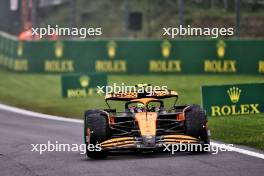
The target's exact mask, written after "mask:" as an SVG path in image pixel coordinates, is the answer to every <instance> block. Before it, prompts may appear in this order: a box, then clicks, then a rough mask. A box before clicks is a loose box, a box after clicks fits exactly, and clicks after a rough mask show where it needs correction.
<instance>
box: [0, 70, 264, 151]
mask: <svg viewBox="0 0 264 176" xmlns="http://www.w3.org/2000/svg"><path fill="white" fill-rule="evenodd" d="M109 82H110V84H113V83H114V82H116V83H117V84H121V83H125V84H126V85H134V84H137V83H142V82H144V83H150V84H152V85H160V86H161V85H167V86H168V88H170V89H175V90H177V92H178V93H179V95H180V97H179V101H178V103H179V104H200V102H201V97H200V96H201V95H200V91H201V90H200V87H201V85H212V84H214V85H215V84H232V83H252V82H264V77H263V76H246V75H241V76H233V75H228V76H227V75H210V76H208V75H188V76H184V75H177V76H175V75H174V76H173V75H162V76H157V75H155V76H141V75H136V76H117V75H116V76H114V75H112V76H109ZM0 102H2V103H5V104H9V105H12V106H17V107H21V108H25V109H29V110H33V111H37V112H42V113H46V114H53V115H60V116H66V117H71V118H82V115H83V112H84V111H85V110H86V109H90V108H102V107H103V108H104V107H106V106H105V103H104V101H103V97H102V96H92V97H89V98H72V99H64V98H62V97H61V87H60V76H58V75H40V74H18V73H10V72H7V71H3V70H0ZM209 126H210V130H211V132H212V138H213V139H216V140H221V141H224V142H228V143H234V144H243V145H247V146H251V147H255V148H258V149H262V150H264V115H263V114H261V115H249V116H229V117H217V118H216V117H215V118H212V117H210V118H209Z"/></svg>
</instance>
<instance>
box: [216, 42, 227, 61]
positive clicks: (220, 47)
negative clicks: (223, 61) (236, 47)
mask: <svg viewBox="0 0 264 176" xmlns="http://www.w3.org/2000/svg"><path fill="white" fill-rule="evenodd" d="M225 47H226V44H225V42H224V40H219V41H218V42H217V44H216V48H217V55H218V57H219V58H223V57H224V56H225Z"/></svg>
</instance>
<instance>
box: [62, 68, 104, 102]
mask: <svg viewBox="0 0 264 176" xmlns="http://www.w3.org/2000/svg"><path fill="white" fill-rule="evenodd" d="M106 85H107V75H106V74H105V73H76V74H64V75H62V76H61V87H62V97H67V98H78V97H87V96H92V95H96V94H97V92H98V87H97V86H99V88H102V87H103V86H106ZM99 93H100V92H99Z"/></svg>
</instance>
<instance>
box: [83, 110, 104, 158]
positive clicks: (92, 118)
mask: <svg viewBox="0 0 264 176" xmlns="http://www.w3.org/2000/svg"><path fill="white" fill-rule="evenodd" d="M108 137H109V126H108V120H107V114H106V113H105V112H104V111H102V110H97V109H95V110H88V111H86V112H85V114H84V141H85V144H86V155H87V156H88V157H89V158H94V159H96V158H105V157H106V152H105V151H101V150H100V146H99V144H100V143H101V142H103V141H105V140H106V139H107V138H108ZM91 147H94V150H91ZM88 148H89V149H88Z"/></svg>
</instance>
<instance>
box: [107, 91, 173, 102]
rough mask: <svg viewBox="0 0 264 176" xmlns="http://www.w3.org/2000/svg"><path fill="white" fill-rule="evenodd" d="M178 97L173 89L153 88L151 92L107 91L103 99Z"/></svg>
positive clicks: (123, 99)
mask: <svg viewBox="0 0 264 176" xmlns="http://www.w3.org/2000/svg"><path fill="white" fill-rule="evenodd" d="M171 97H178V93H177V92H176V91H173V90H155V91H151V92H146V91H144V92H138V91H135V92H120V93H108V94H106V95H105V100H106V101H107V100H117V101H129V100H133V99H138V98H156V99H164V98H171Z"/></svg>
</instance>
